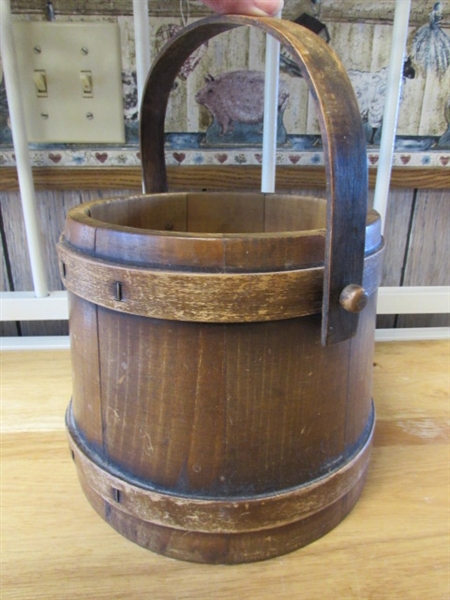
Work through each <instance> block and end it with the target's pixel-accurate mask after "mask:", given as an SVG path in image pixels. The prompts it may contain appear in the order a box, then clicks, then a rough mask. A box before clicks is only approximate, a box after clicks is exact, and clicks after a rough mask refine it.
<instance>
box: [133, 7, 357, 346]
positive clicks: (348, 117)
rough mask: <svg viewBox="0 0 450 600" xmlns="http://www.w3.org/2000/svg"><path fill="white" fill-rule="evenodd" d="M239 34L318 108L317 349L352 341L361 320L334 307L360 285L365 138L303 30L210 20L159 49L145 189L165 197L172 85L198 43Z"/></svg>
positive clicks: (333, 71)
mask: <svg viewBox="0 0 450 600" xmlns="http://www.w3.org/2000/svg"><path fill="white" fill-rule="evenodd" d="M240 26H247V27H255V28H256V29H259V30H260V31H263V32H265V33H267V34H270V35H272V36H273V37H275V38H276V39H277V40H278V41H279V42H280V43H281V44H282V45H283V46H284V47H285V48H286V49H287V50H289V52H290V54H291V56H292V57H293V59H294V60H295V62H296V63H297V64H298V67H299V68H300V70H301V72H302V76H303V78H304V79H305V81H306V82H307V84H308V87H309V91H310V93H311V95H312V98H313V100H314V102H315V105H316V109H317V113H318V120H319V125H320V129H321V133H322V141H323V146H324V160H325V171H326V174H327V203H328V209H327V225H326V241H325V263H324V285H323V306H322V342H323V343H324V344H325V343H326V344H330V343H336V342H339V341H342V340H344V339H347V338H348V337H351V336H352V335H354V333H355V331H356V328H357V324H358V315H357V314H356V313H353V312H349V311H346V310H345V309H344V308H343V307H342V306H341V304H340V303H339V297H340V294H341V292H342V290H343V289H344V288H345V287H346V286H348V285H350V284H353V285H361V284H362V272H363V257H364V226H365V220H366V213H367V190H368V174H367V159H366V147H365V137H364V131H363V126H362V121H361V117H360V113H359V107H358V102H357V99H356V96H355V93H354V91H353V87H352V84H351V82H350V80H349V78H348V76H347V74H346V71H345V69H344V67H343V65H342V63H341V62H340V61H339V59H338V58H337V56H336V55H335V54H334V53H333V52H332V51H331V50H330V48H329V46H328V45H327V44H326V43H325V42H323V40H321V39H320V38H318V37H317V36H316V35H314V34H313V33H311V32H310V31H309V30H307V29H306V28H303V27H301V26H299V25H296V24H295V23H291V22H289V21H285V20H281V19H273V18H254V17H240V16H233V15H228V16H220V17H217V16H216V17H211V18H209V19H204V20H201V21H197V22H195V23H193V24H192V25H189V26H188V27H185V28H184V29H183V30H182V31H181V32H180V33H179V34H177V35H176V36H174V37H173V38H172V39H171V40H170V42H168V44H167V45H166V46H165V47H164V50H163V52H162V53H161V54H160V55H159V56H158V57H157V59H156V61H155V62H154V63H153V66H152V68H151V70H150V73H149V76H148V78H147V81H146V86H145V89H144V90H143V94H142V102H141V110H140V114H141V122H140V148H141V157H142V172H143V178H144V189H145V191H146V192H147V193H160V192H166V191H167V190H168V183H167V173H166V165H165V150H164V123H165V113H166V107H167V103H168V100H169V95H170V91H171V89H172V85H173V82H174V80H175V77H176V75H177V73H178V72H179V70H180V69H181V67H182V65H183V63H184V62H185V60H186V59H187V58H188V57H189V55H190V54H191V53H192V52H193V51H194V50H195V49H196V48H197V47H198V46H200V45H201V44H202V43H204V42H205V41H207V40H208V39H210V38H213V37H215V36H217V35H219V34H220V33H222V32H224V31H228V30H231V29H234V28H236V27H240Z"/></svg>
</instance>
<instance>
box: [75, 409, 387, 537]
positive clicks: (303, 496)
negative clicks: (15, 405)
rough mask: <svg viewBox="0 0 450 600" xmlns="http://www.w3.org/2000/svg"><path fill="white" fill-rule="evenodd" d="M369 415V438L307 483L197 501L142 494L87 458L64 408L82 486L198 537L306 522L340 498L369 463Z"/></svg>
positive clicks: (156, 493)
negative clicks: (332, 468)
mask: <svg viewBox="0 0 450 600" xmlns="http://www.w3.org/2000/svg"><path fill="white" fill-rule="evenodd" d="M374 423H375V418H374V411H373V410H372V413H371V416H370V422H369V424H368V428H367V429H368V431H369V433H368V435H367V437H366V438H365V439H364V440H362V443H361V444H360V445H359V446H358V448H357V450H356V451H355V452H354V454H353V455H352V456H351V457H350V458H349V459H348V460H347V462H345V463H344V464H343V465H341V466H339V467H338V468H337V469H335V470H334V471H332V472H331V473H330V474H327V475H326V476H323V477H320V478H317V479H315V480H313V481H312V482H310V483H307V484H304V485H301V486H298V487H295V488H290V489H289V490H286V491H281V492H277V493H273V494H268V495H258V496H253V497H247V498H229V499H227V498H212V499H211V498H199V497H189V496H181V495H176V494H171V493H167V492H163V491H160V490H157V489H151V488H149V487H147V488H145V487H143V486H142V485H138V484H137V483H136V482H134V481H130V480H129V479H127V477H126V476H124V475H123V474H121V473H119V472H114V467H113V466H112V465H110V464H106V463H103V462H102V460H101V458H100V457H98V456H95V457H94V455H93V454H92V451H91V450H90V449H89V448H88V447H87V446H86V444H85V443H84V442H83V440H82V438H81V437H80V436H79V434H78V431H77V428H76V424H75V422H74V420H73V416H72V408H71V405H69V408H68V411H67V417H66V424H67V427H68V432H69V444H70V447H71V450H72V452H73V458H74V460H75V463H76V466H77V469H78V474H79V477H80V480H82V482H83V485H84V486H87V487H88V488H89V489H90V490H92V491H93V492H95V493H96V494H97V495H98V496H100V497H101V498H102V499H103V500H104V501H105V502H107V503H108V504H110V505H113V506H114V507H115V508H116V509H117V510H120V511H122V512H124V513H126V514H128V515H132V516H133V517H135V518H137V519H139V520H141V521H145V522H148V523H152V524H154V525H160V526H163V527H171V528H173V529H179V530H183V531H191V532H202V533H245V532H251V531H260V530H264V529H272V528H274V527H281V526H283V525H288V524H290V523H295V522H297V521H300V520H303V519H306V518H307V517H309V516H311V515H313V514H316V513H318V512H320V511H321V510H324V509H326V508H327V507H328V506H331V505H332V504H334V503H335V502H337V501H338V500H339V499H340V498H343V497H344V496H345V495H346V494H347V493H348V492H350V490H352V489H353V487H354V486H355V485H357V483H358V482H359V481H360V479H361V477H363V476H364V474H365V472H366V469H367V465H368V462H369V458H370V449H371V442H372V437H373V431H374Z"/></svg>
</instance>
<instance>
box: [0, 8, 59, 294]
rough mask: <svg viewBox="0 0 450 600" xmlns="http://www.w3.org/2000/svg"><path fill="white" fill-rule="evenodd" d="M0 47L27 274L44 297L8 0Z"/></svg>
mask: <svg viewBox="0 0 450 600" xmlns="http://www.w3.org/2000/svg"><path fill="white" fill-rule="evenodd" d="M0 48H1V54H2V57H3V72H4V74H5V84H6V93H7V97H8V107H9V116H10V120H11V130H12V138H13V144H14V151H15V153H16V164H17V177H18V180H19V189H20V196H21V201H22V210H23V218H24V224H25V232H26V236H27V243H28V251H29V254H30V264H31V275H32V278H33V285H34V292H35V295H36V296H37V297H38V298H43V297H44V296H48V283H47V270H46V268H45V260H44V250H43V243H42V234H41V231H40V229H39V216H38V210H37V203H36V195H35V191H34V184H33V174H32V171H31V161H30V154H29V151H28V140H27V134H26V131H25V115H24V110H23V104H22V96H21V93H20V82H19V78H18V75H17V74H18V72H19V70H18V66H17V60H16V52H15V46H14V39H13V33H12V19H11V5H10V0H0Z"/></svg>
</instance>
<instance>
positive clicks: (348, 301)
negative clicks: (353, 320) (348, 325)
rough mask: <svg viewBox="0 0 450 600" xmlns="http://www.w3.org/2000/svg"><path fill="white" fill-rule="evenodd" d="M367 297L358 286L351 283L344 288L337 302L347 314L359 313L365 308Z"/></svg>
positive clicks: (363, 290)
mask: <svg viewBox="0 0 450 600" xmlns="http://www.w3.org/2000/svg"><path fill="white" fill-rule="evenodd" d="M368 299H369V296H368V295H367V292H366V290H365V289H364V288H363V287H361V286H360V285H356V284H354V283H351V284H350V285H348V286H347V287H345V288H344V289H343V290H342V292H341V295H340V297H339V302H340V304H341V306H342V308H344V309H345V310H346V311H347V312H351V313H359V312H361V311H362V309H363V308H365V307H366V306H367V301H368Z"/></svg>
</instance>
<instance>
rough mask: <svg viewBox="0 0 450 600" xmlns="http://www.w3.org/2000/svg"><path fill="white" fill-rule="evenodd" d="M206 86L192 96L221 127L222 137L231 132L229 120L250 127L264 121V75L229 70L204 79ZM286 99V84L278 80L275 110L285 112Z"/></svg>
mask: <svg viewBox="0 0 450 600" xmlns="http://www.w3.org/2000/svg"><path fill="white" fill-rule="evenodd" d="M205 82H206V85H205V87H204V88H202V89H201V90H200V91H199V92H198V93H197V94H196V96H195V99H196V101H197V102H198V103H199V104H201V105H203V106H205V107H206V108H207V109H208V110H209V112H210V113H211V114H212V116H213V117H214V119H215V120H216V121H217V123H218V124H219V125H220V127H221V129H222V134H223V135H225V134H226V133H228V131H231V130H232V128H233V127H232V121H236V122H239V123H246V124H249V125H253V124H256V123H262V122H263V118H264V73H263V72H262V71H232V72H230V73H223V74H222V75H218V76H217V77H213V76H212V75H208V76H207V77H205ZM288 98H289V90H288V86H287V84H286V83H285V82H284V81H282V80H280V83H279V91H278V110H279V111H280V110H284V108H285V106H286V102H287V100H288Z"/></svg>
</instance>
